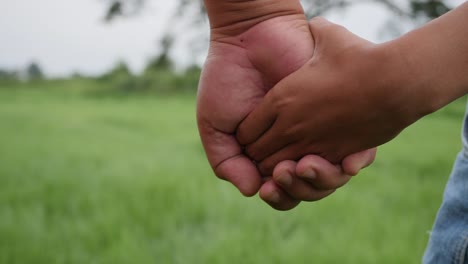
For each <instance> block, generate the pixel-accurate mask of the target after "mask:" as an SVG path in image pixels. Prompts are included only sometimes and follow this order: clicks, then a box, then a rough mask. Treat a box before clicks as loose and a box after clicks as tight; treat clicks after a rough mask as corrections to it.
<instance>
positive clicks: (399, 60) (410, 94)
mask: <svg viewBox="0 0 468 264" xmlns="http://www.w3.org/2000/svg"><path fill="white" fill-rule="evenodd" d="M411 49H412V48H411V47H407V46H406V47H405V46H404V45H402V43H400V42H399V41H398V40H395V41H390V42H387V43H383V44H379V45H376V46H375V48H374V49H373V54H374V56H373V58H374V60H375V61H376V62H379V63H378V65H379V66H378V67H376V68H375V69H373V72H374V74H372V76H374V77H372V78H375V76H379V78H377V79H376V84H375V87H376V88H377V89H379V91H378V95H379V96H378V98H379V100H380V102H381V103H380V105H381V107H383V108H386V109H385V111H386V112H388V113H391V116H390V118H392V121H393V122H394V123H396V124H398V126H400V127H402V128H404V127H407V126H409V125H411V124H412V123H414V122H416V121H417V120H419V119H420V118H422V117H424V116H425V115H427V114H430V113H432V112H434V111H436V110H437V109H438V108H439V106H438V104H437V103H436V102H435V100H432V99H433V98H434V95H433V94H431V91H432V89H427V85H426V78H425V76H424V74H423V72H422V71H420V69H419V68H418V65H416V64H415V62H414V61H413V59H412V58H411V56H410V55H409V54H411Z"/></svg>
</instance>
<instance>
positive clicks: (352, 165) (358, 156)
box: [342, 148, 377, 176]
mask: <svg viewBox="0 0 468 264" xmlns="http://www.w3.org/2000/svg"><path fill="white" fill-rule="evenodd" d="M376 155H377V149H376V148H373V149H368V150H365V151H362V152H359V153H355V154H351V155H349V156H347V157H346V158H345V159H344V160H343V163H342V167H343V171H344V172H345V173H346V174H348V175H351V176H355V175H357V174H358V173H359V171H360V170H362V169H364V168H366V167H368V166H369V165H371V164H372V163H373V162H374V160H375V157H376Z"/></svg>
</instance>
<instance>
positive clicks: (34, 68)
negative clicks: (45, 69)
mask: <svg viewBox="0 0 468 264" xmlns="http://www.w3.org/2000/svg"><path fill="white" fill-rule="evenodd" d="M26 78H27V79H28V80H33V81H34V80H40V79H43V78H44V74H43V73H42V70H41V67H40V66H39V64H38V63H36V62H32V63H31V64H29V66H28V67H27V68H26Z"/></svg>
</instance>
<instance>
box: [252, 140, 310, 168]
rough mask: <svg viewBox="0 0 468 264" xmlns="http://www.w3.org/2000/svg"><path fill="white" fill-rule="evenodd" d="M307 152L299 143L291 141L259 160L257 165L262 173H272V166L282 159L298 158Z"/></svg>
mask: <svg viewBox="0 0 468 264" xmlns="http://www.w3.org/2000/svg"><path fill="white" fill-rule="evenodd" d="M309 153H310V152H309V151H307V149H305V148H304V147H303V146H301V144H298V143H292V144H289V145H287V146H286V147H284V148H283V149H281V150H279V151H278V152H276V153H274V154H273V155H271V156H269V157H267V158H265V159H264V160H262V161H261V162H259V163H258V165H257V167H258V169H259V171H260V173H261V174H262V175H273V170H274V168H275V167H276V166H277V165H278V164H279V163H280V162H282V161H283V160H298V159H300V158H302V157H303V156H305V155H307V154H309Z"/></svg>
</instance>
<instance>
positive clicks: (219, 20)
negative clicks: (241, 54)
mask: <svg viewBox="0 0 468 264" xmlns="http://www.w3.org/2000/svg"><path fill="white" fill-rule="evenodd" d="M204 2H205V7H206V10H207V14H208V18H209V21H210V29H211V40H215V39H218V38H222V37H229V36H236V35H238V34H240V33H242V32H245V31H246V30H248V29H249V28H251V27H253V26H254V25H256V24H259V23H261V22H263V21H265V20H268V19H271V18H274V17H279V16H286V15H302V16H304V11H303V9H302V6H301V4H300V2H299V0H230V1H226V0H204Z"/></svg>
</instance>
